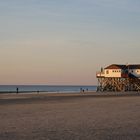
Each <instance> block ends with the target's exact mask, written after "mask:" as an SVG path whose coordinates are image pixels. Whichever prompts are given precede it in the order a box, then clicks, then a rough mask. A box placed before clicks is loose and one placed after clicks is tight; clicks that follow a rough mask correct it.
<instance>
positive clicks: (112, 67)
mask: <svg viewBox="0 0 140 140" xmlns="http://www.w3.org/2000/svg"><path fill="white" fill-rule="evenodd" d="M105 69H123V70H125V69H140V64H133V65H118V64H112V65H109V66H107V67H106V68H105Z"/></svg>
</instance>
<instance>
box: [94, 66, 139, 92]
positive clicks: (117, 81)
mask: <svg viewBox="0 0 140 140" xmlns="http://www.w3.org/2000/svg"><path fill="white" fill-rule="evenodd" d="M96 77H97V78H98V87H97V91H140V64H138V65H118V64H112V65H110V66H107V67H106V68H104V69H103V68H101V71H100V72H97V73H96Z"/></svg>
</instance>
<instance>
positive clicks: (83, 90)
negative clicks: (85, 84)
mask: <svg viewBox="0 0 140 140" xmlns="http://www.w3.org/2000/svg"><path fill="white" fill-rule="evenodd" d="M85 91H88V88H87V89H86V90H85V89H83V88H80V92H85Z"/></svg>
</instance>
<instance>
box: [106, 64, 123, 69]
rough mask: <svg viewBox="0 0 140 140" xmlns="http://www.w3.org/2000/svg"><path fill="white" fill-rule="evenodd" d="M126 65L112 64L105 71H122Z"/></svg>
mask: <svg viewBox="0 0 140 140" xmlns="http://www.w3.org/2000/svg"><path fill="white" fill-rule="evenodd" d="M125 67H126V65H118V64H112V65H109V66H107V67H106V68H105V69H124V68H125Z"/></svg>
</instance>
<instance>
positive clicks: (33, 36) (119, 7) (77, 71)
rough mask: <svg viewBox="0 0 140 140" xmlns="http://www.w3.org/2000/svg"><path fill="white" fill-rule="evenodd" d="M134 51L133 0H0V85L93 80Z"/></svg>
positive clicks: (139, 12) (138, 46) (137, 43)
mask: <svg viewBox="0 0 140 140" xmlns="http://www.w3.org/2000/svg"><path fill="white" fill-rule="evenodd" d="M139 54H140V1H139V0H0V84H1V85H5V84H19V85H20V84H46V85H96V84H97V79H96V72H97V71H99V70H100V68H101V67H105V66H107V65H110V64H127V63H129V64H139V63H140V55H139Z"/></svg>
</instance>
